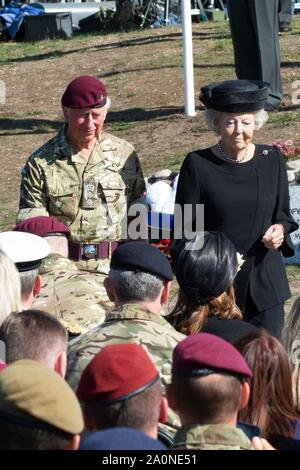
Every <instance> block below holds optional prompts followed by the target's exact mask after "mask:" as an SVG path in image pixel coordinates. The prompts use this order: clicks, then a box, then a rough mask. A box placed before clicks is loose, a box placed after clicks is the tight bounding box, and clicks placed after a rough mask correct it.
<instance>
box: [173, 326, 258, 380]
mask: <svg viewBox="0 0 300 470" xmlns="http://www.w3.org/2000/svg"><path fill="white" fill-rule="evenodd" d="M222 372H223V373H229V374H234V375H235V374H238V375H241V376H244V377H252V372H251V370H250V369H249V367H248V365H247V363H246V361H245V359H244V358H243V356H242V355H241V354H240V353H239V352H238V350H237V349H236V348H235V347H234V346H232V345H231V344H229V343H227V341H224V340H223V339H222V338H219V337H218V336H215V335H211V334H209V333H197V334H192V335H190V336H188V337H187V338H185V339H184V340H183V341H181V342H180V343H179V344H177V346H176V347H175V349H174V351H173V365H172V375H174V376H189V377H191V376H194V377H197V376H203V375H209V374H212V373H222Z"/></svg>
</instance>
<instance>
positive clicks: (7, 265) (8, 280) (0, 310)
mask: <svg viewBox="0 0 300 470" xmlns="http://www.w3.org/2000/svg"><path fill="white" fill-rule="evenodd" d="M21 309H22V304H21V281H20V276H19V272H18V270H17V268H16V266H15V265H14V263H13V262H12V261H11V260H10V258H9V257H8V256H7V255H6V254H5V253H4V252H3V251H1V250H0V325H1V324H2V323H3V321H4V320H5V318H6V317H7V316H8V315H9V314H10V313H11V312H20V311H21Z"/></svg>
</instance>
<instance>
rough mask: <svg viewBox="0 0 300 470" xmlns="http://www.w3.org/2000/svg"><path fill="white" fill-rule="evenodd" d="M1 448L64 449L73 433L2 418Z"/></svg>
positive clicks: (0, 422) (0, 421)
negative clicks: (24, 424) (23, 424)
mask: <svg viewBox="0 0 300 470" xmlns="http://www.w3.org/2000/svg"><path fill="white" fill-rule="evenodd" d="M0 436H1V439H0V450H64V449H65V448H66V446H67V445H68V444H69V442H70V440H71V439H72V437H73V436H72V434H69V433H67V432H64V431H61V430H60V429H55V428H53V430H52V429H51V430H50V429H36V428H29V427H27V426H26V427H25V426H22V425H21V424H17V423H11V422H8V421H5V420H4V419H0Z"/></svg>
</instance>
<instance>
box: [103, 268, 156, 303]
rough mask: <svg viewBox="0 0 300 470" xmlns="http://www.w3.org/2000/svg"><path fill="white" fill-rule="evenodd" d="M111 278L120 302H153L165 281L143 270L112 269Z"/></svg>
mask: <svg viewBox="0 0 300 470" xmlns="http://www.w3.org/2000/svg"><path fill="white" fill-rule="evenodd" d="M109 279H110V281H111V283H112V287H113V289H114V292H115V295H116V297H117V299H118V300H119V301H120V302H123V303H126V302H131V303H132V302H135V301H139V302H145V301H146V302H153V301H154V300H156V299H157V297H158V295H159V293H160V291H161V289H162V288H163V285H164V281H163V280H162V279H161V278H159V277H157V276H155V275H153V274H149V273H144V272H141V271H138V272H135V271H119V270H117V269H111V270H110V271H109Z"/></svg>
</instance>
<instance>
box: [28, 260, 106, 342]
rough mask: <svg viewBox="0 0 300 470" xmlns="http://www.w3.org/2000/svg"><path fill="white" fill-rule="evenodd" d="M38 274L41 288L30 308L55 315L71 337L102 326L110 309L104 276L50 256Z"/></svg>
mask: <svg viewBox="0 0 300 470" xmlns="http://www.w3.org/2000/svg"><path fill="white" fill-rule="evenodd" d="M39 272H40V274H41V275H42V288H41V292H40V294H39V296H38V297H37V298H36V300H35V302H34V304H33V308H37V309H41V310H45V311H46V312H48V313H51V314H52V315H54V316H55V317H56V318H58V320H60V321H61V322H62V323H63V325H64V326H65V327H66V329H67V330H68V332H69V334H71V335H72V334H79V333H82V332H84V331H86V330H87V329H89V328H91V326H95V325H96V324H99V323H102V322H103V321H104V318H105V313H106V312H107V311H108V310H110V309H112V307H113V304H112V303H111V302H110V301H109V299H108V297H107V294H106V291H105V288H104V286H103V279H104V276H102V275H100V274H94V273H87V272H82V271H79V270H78V269H77V267H76V266H75V263H73V262H72V261H70V260H69V259H68V258H64V257H62V256H60V255H58V254H52V255H49V256H48V257H47V258H46V259H45V260H44V262H43V264H42V266H41V268H40V271H39Z"/></svg>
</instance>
